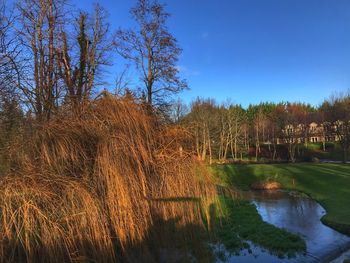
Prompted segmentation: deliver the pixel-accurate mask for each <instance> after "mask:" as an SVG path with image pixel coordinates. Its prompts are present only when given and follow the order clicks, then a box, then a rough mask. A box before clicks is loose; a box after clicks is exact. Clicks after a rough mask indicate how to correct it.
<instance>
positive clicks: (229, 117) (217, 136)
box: [173, 95, 350, 162]
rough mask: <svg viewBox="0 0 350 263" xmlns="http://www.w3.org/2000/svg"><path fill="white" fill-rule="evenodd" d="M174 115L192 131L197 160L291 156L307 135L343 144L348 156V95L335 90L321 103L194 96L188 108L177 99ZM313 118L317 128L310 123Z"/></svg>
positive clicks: (300, 149)
mask: <svg viewBox="0 0 350 263" xmlns="http://www.w3.org/2000/svg"><path fill="white" fill-rule="evenodd" d="M173 119H174V120H175V122H177V123H179V124H181V125H183V126H184V127H186V128H188V129H189V130H190V131H191V134H192V135H193V140H192V141H191V143H190V145H189V146H190V147H192V149H193V150H194V151H195V153H196V154H197V156H198V158H199V159H201V160H203V161H204V160H209V162H212V161H213V160H214V159H215V160H219V161H222V162H225V161H228V160H235V161H237V160H242V159H245V158H246V157H253V158H254V159H255V160H256V161H259V159H260V158H261V157H263V158H268V159H270V160H272V161H277V160H289V161H292V162H295V161H296V160H297V159H298V158H299V159H300V158H303V153H305V150H304V149H305V146H307V145H308V144H309V143H310V136H318V137H319V138H322V140H319V141H318V142H320V143H322V144H323V150H326V149H325V148H326V142H337V143H338V144H339V145H340V146H341V151H342V155H343V156H342V159H343V160H344V161H345V160H347V153H348V149H349V142H350V96H349V95H337V96H333V97H332V98H330V99H328V100H325V101H324V102H323V103H322V105H321V106H319V107H317V108H316V107H313V106H311V105H309V104H305V103H290V102H281V103H260V104H258V105H250V106H249V107H248V108H246V109H245V108H243V107H242V106H241V105H236V104H229V103H227V104H221V105H219V104H217V103H215V101H214V100H213V99H200V98H198V99H196V100H195V101H193V102H192V103H191V105H190V109H187V108H186V106H184V105H181V103H180V102H178V103H177V104H176V105H175V106H174V111H173ZM311 123H316V124H317V126H318V127H317V129H314V128H310V124H311Z"/></svg>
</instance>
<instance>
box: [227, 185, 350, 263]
mask: <svg viewBox="0 0 350 263" xmlns="http://www.w3.org/2000/svg"><path fill="white" fill-rule="evenodd" d="M245 197H246V198H248V199H250V200H252V201H253V203H254V204H255V205H256V207H257V210H258V212H259V214H260V215H261V216H262V218H263V220H264V221H266V222H268V223H271V224H273V225H275V226H277V227H280V228H285V229H287V230H288V231H290V232H293V233H298V234H300V235H301V236H302V237H303V238H304V239H305V242H306V246H307V252H306V254H304V255H298V256H297V257H296V258H292V259H288V258H279V257H277V256H275V255H271V253H269V252H268V251H266V250H264V249H261V248H259V247H257V246H252V250H253V253H251V254H249V253H248V252H247V251H243V252H242V253H241V254H240V255H239V256H232V255H229V253H227V252H226V253H225V254H226V256H227V258H228V260H227V261H226V262H242V263H250V262H261V263H265V262H266V263H279V262H290V263H294V262H305V263H308V262H310V263H311V262H329V260H330V259H331V257H332V256H333V257H334V255H337V254H340V253H341V252H342V251H344V250H346V248H349V246H350V237H347V236H345V235H343V234H340V233H339V232H337V231H335V230H333V229H331V228H329V227H327V226H325V225H323V224H322V223H321V221H320V218H321V217H322V216H323V215H324V214H325V213H326V211H325V210H324V209H323V207H322V206H321V205H319V204H318V203H317V202H315V201H314V200H312V199H310V198H308V197H306V196H303V195H300V194H298V193H294V192H286V191H256V192H250V193H248V194H247V193H246V194H245Z"/></svg>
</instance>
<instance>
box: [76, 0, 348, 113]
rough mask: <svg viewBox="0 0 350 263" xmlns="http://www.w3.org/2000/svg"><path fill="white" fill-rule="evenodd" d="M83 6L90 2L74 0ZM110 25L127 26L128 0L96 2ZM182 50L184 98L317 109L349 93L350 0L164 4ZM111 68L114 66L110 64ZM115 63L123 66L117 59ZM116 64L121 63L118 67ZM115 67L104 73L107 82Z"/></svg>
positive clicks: (207, 0)
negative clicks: (292, 103) (296, 104)
mask: <svg viewBox="0 0 350 263" xmlns="http://www.w3.org/2000/svg"><path fill="white" fill-rule="evenodd" d="M75 2H76V3H77V5H78V6H82V7H84V8H87V7H89V6H91V3H92V2H93V1H92V0H88V1H86V0H84V1H79V0H75ZM97 2H99V3H100V4H101V5H102V6H103V7H105V8H106V9H107V11H108V12H109V13H110V18H109V20H110V23H111V24H112V27H113V28H118V27H126V28H129V27H131V26H132V20H131V17H130V14H129V12H128V10H129V9H130V7H131V6H132V5H134V3H135V1H134V0H100V1H97ZM160 2H163V3H166V4H167V10H168V11H169V12H170V13H171V14H172V17H171V18H170V19H169V24H168V25H169V29H170V31H171V32H173V34H174V35H175V37H176V38H177V39H178V41H179V44H180V45H181V47H182V48H183V50H184V51H183V54H182V56H181V58H180V61H179V67H180V69H181V71H182V72H181V73H182V76H183V77H185V78H186V79H187V80H188V82H189V86H190V90H189V91H185V92H183V93H181V95H180V97H181V98H183V99H184V100H185V101H187V102H188V101H190V100H191V99H193V98H195V97H197V96H200V97H213V98H215V99H216V100H217V101H218V102H221V101H224V100H225V99H226V98H231V100H232V101H233V102H236V103H241V104H243V105H244V106H246V105H248V104H249V103H258V102H260V101H282V100H283V101H286V100H288V101H304V102H309V103H311V104H313V105H317V104H319V103H320V102H321V101H322V100H323V99H324V98H325V97H328V96H329V95H330V94H331V93H332V92H334V91H346V90H348V89H349V88H350V0H216V1H213V0H164V1H161V0H160ZM115 62H116V63H117V64H118V61H115ZM119 63H122V62H121V61H119ZM119 67H120V65H119ZM113 71H118V66H115V67H114V68H113V69H110V74H111V75H110V76H109V77H110V78H111V79H113Z"/></svg>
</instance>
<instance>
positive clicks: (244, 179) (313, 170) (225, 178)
mask: <svg viewBox="0 0 350 263" xmlns="http://www.w3.org/2000/svg"><path fill="white" fill-rule="evenodd" d="M212 169H213V171H214V173H215V175H216V177H217V178H218V179H219V181H220V182H221V183H222V184H224V185H233V186H235V187H238V188H240V189H243V190H248V189H249V187H250V185H251V184H252V183H253V182H256V181H261V180H275V181H278V182H279V183H281V184H282V186H283V187H284V188H286V189H292V190H298V191H301V192H304V193H306V194H308V195H309V196H310V197H311V198H313V199H315V200H317V201H318V202H319V203H320V204H321V205H322V206H323V207H324V208H325V209H326V211H327V214H326V215H325V216H324V217H323V218H322V221H323V222H324V223H325V224H327V225H329V226H331V227H333V228H335V229H337V230H338V231H340V232H343V233H346V234H348V235H350V206H349V202H350V201H349V200H350V165H344V164H310V163H300V164H251V165H217V166H214V167H213V168H212Z"/></svg>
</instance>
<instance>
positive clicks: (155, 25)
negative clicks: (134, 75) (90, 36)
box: [114, 0, 187, 106]
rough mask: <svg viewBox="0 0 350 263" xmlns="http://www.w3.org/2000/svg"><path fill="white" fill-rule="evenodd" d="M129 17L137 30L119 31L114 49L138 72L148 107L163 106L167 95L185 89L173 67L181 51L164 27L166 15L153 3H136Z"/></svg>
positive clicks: (156, 3)
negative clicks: (136, 26) (135, 24)
mask: <svg viewBox="0 0 350 263" xmlns="http://www.w3.org/2000/svg"><path fill="white" fill-rule="evenodd" d="M131 14H132V17H133V18H134V20H135V21H136V22H137V25H138V28H137V30H119V31H118V32H117V33H116V34H115V40H114V42H115V45H116V49H117V51H118V52H119V54H121V55H122V56H123V57H124V58H126V59H128V60H130V61H132V62H133V63H134V64H135V66H136V68H137V69H138V70H139V72H140V79H141V81H142V83H143V89H144V90H145V91H146V94H147V103H148V105H149V106H152V105H160V104H163V103H164V100H165V99H166V96H167V95H169V94H173V93H177V92H179V91H181V90H183V89H185V88H187V83H186V81H185V80H183V79H181V78H180V77H179V70H178V68H177V67H176V62H177V61H178V58H179V55H180V53H181V49H180V48H179V46H178V44H177V41H176V39H175V37H174V36H173V35H172V34H171V33H170V32H169V30H168V28H167V26H166V21H167V18H168V17H169V14H168V13H167V12H166V11H165V9H164V5H162V4H159V3H158V2H157V1H153V0H139V1H138V2H137V5H136V6H135V7H134V8H133V9H132V10H131Z"/></svg>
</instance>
